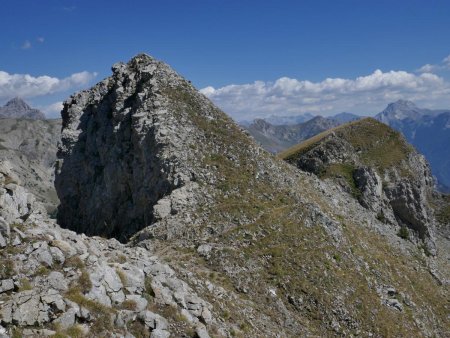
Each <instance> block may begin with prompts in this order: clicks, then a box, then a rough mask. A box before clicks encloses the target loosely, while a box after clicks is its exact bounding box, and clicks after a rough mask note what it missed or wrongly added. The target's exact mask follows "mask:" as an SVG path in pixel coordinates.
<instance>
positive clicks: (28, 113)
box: [0, 97, 45, 120]
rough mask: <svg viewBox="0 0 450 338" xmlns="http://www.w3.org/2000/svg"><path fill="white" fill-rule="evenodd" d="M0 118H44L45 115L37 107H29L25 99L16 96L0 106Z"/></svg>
mask: <svg viewBox="0 0 450 338" xmlns="http://www.w3.org/2000/svg"><path fill="white" fill-rule="evenodd" d="M0 118H13V119H30V120H45V115H44V113H42V112H41V111H40V110H38V109H33V108H31V107H30V106H29V105H28V104H27V103H26V102H25V101H23V100H22V99H20V98H18V97H16V98H13V99H12V100H10V101H8V102H7V103H6V104H5V105H4V106H3V107H0Z"/></svg>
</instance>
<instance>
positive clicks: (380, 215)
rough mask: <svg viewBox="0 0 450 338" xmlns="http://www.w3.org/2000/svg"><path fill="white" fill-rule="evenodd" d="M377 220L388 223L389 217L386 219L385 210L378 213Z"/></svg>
mask: <svg viewBox="0 0 450 338" xmlns="http://www.w3.org/2000/svg"><path fill="white" fill-rule="evenodd" d="M377 220H379V221H380V222H381V223H386V222H387V219H386V217H384V214H383V212H379V213H378V214H377Z"/></svg>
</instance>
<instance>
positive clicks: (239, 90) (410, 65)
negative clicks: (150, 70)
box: [0, 0, 450, 120]
mask: <svg viewBox="0 0 450 338" xmlns="http://www.w3.org/2000/svg"><path fill="white" fill-rule="evenodd" d="M0 6H1V7H0V8H1V18H2V19H1V21H0V27H1V29H0V43H1V53H0V103H4V102H5V101H6V100H7V99H8V98H9V97H10V96H12V95H19V96H22V97H24V98H25V99H26V100H27V101H29V102H31V103H32V104H33V105H34V106H38V107H41V108H42V109H44V110H45V111H46V112H47V113H48V114H49V116H56V115H57V109H56V108H57V107H59V102H61V101H63V100H64V99H66V98H67V97H68V96H69V95H70V94H71V93H73V92H75V91H77V90H80V89H82V88H87V87H89V86H90V85H92V84H93V83H95V82H97V81H99V80H101V79H102V78H104V77H106V76H108V75H109V74H110V67H111V65H112V64H113V63H115V62H117V61H127V60H128V59H130V58H131V57H132V56H133V55H135V54H137V53H139V52H146V53H149V54H151V55H153V56H155V57H157V58H159V59H162V60H163V61H165V62H167V63H169V64H170V65H171V66H172V67H173V68H175V69H176V70H177V71H178V72H179V73H181V74H182V75H183V76H185V77H187V78H189V79H190V80H192V82H193V84H194V85H195V86H196V87H197V88H199V89H203V90H202V91H203V93H205V94H206V95H207V96H209V97H210V98H211V99H212V100H213V101H214V102H216V103H217V104H219V106H221V107H222V108H223V109H224V110H225V111H226V112H228V113H229V114H230V115H232V116H233V117H235V118H236V119H238V120H240V119H248V118H253V117H257V116H259V117H261V116H267V115H272V114H275V115H276V114H278V115H296V114H301V113H304V112H313V113H320V114H323V115H329V114H332V113H337V112H340V111H343V110H346V111H351V112H355V113H360V114H370V113H375V112H378V111H379V110H381V109H382V108H383V107H384V106H385V105H386V104H387V103H389V102H391V101H393V100H395V99H399V98H405V99H411V100H414V101H415V102H417V103H418V104H419V105H423V106H427V107H445V108H450V95H449V94H450V89H449V88H450V85H449V80H450V71H449V70H450V58H449V59H447V60H445V58H447V57H448V56H449V55H450V43H449V42H450V19H449V18H450V2H449V1H433V0H427V1H415V0H403V1H400V0H397V1H393V0H391V1H383V0H378V1H364V0H359V1H346V0H342V1H336V0H334V1H317V0H316V1H282V0H279V1H245V0H241V1H233V0H209V1H206V0H204V1H193V0H192V1H188V0H178V1H172V0H165V1H128V2H124V1H114V0H109V1H100V0H96V1H92V0H91V1H81V0H80V1H76V0H58V1H57V0H43V1H36V0H28V1H25V0H14V1H12V0H9V1H6V0H0ZM425 65H428V66H426V67H424V66H425ZM26 75H29V76H26ZM327 79H329V80H327ZM231 85H234V86H231Z"/></svg>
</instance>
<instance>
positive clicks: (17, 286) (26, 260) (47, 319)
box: [0, 168, 217, 337]
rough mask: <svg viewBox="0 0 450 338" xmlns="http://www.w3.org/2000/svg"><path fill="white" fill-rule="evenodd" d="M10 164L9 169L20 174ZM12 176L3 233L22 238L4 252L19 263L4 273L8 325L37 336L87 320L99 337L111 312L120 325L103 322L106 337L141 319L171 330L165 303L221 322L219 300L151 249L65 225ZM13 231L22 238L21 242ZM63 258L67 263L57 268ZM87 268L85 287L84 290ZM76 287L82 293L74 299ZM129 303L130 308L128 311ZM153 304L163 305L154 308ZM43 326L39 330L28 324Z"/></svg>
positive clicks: (154, 331) (157, 332)
mask: <svg viewBox="0 0 450 338" xmlns="http://www.w3.org/2000/svg"><path fill="white" fill-rule="evenodd" d="M6 169H7V168H6ZM6 169H5V168H3V169H2V171H1V172H2V175H4V176H5V175H12V173H10V172H9V171H8V170H6ZM4 176H0V178H3V180H0V194H1V193H3V194H6V195H8V196H9V197H10V200H6V202H5V201H3V202H2V204H1V209H0V211H1V215H2V219H3V220H4V221H3V222H4V223H6V225H5V226H3V225H2V231H1V233H2V234H3V236H4V239H5V243H6V245H8V246H9V248H11V247H12V246H13V245H15V246H14V248H15V249H14V250H12V251H11V253H10V254H8V253H6V252H3V251H2V252H1V253H0V254H1V256H0V258H1V263H2V264H4V262H5V261H6V260H7V261H8V262H12V267H11V268H10V269H11V271H9V272H7V273H8V274H9V275H10V277H8V278H4V277H3V276H2V278H4V279H1V280H0V298H1V299H0V301H1V303H0V304H1V306H0V324H2V325H4V326H5V327H6V329H5V332H11V328H12V327H13V326H18V327H20V328H26V329H25V330H26V331H25V330H23V331H22V334H23V335H24V336H26V335H28V336H35V337H36V336H45V334H46V333H48V332H50V333H49V334H50V335H53V334H55V333H56V332H55V331H48V330H47V327H48V328H50V327H57V328H58V330H59V331H60V330H66V329H69V328H71V327H73V326H75V325H78V326H80V325H82V326H80V327H83V330H84V331H85V333H86V336H95V334H94V333H93V332H94V331H95V330H96V329H97V328H96V326H98V325H99V324H98V323H99V322H98V320H99V317H100V316H101V315H104V316H105V317H101V318H103V319H102V320H106V321H107V320H111V322H114V323H115V325H116V326H115V327H112V328H109V329H108V328H104V329H98V330H100V332H102V336H116V335H117V336H123V333H124V332H125V333H126V336H129V337H131V333H130V332H128V331H127V325H132V323H134V322H136V321H139V322H141V323H142V325H144V326H145V328H146V330H148V333H149V334H150V335H151V336H154V337H169V336H170V334H171V329H172V328H171V327H169V321H168V319H166V318H165V317H164V316H163V315H161V314H158V312H157V311H158V306H161V307H166V306H170V307H171V308H173V310H172V311H175V313H180V315H179V316H181V313H183V315H184V316H185V317H186V318H187V321H188V322H189V325H190V326H192V327H194V326H196V325H198V324H199V323H200V322H206V323H209V324H211V325H212V324H214V325H216V324H217V321H216V319H215V318H214V317H213V315H212V312H211V310H212V305H211V304H209V303H208V302H206V301H205V300H203V299H202V298H200V297H199V296H198V295H197V294H196V292H195V291H194V290H193V289H192V288H191V287H190V286H189V285H188V284H187V283H186V282H184V281H183V280H181V279H179V277H178V276H177V274H176V273H175V271H174V270H172V269H171V268H170V267H169V266H168V265H166V264H164V263H162V262H160V261H159V260H158V258H157V257H156V256H154V255H153V254H152V253H151V252H149V251H147V250H145V249H143V248H140V247H126V246H125V245H123V244H120V243H119V242H118V241H116V240H115V239H110V240H106V239H102V238H99V237H93V238H89V237H86V236H82V235H77V234H75V233H74V232H72V231H70V230H67V229H61V228H60V227H59V226H58V225H57V224H55V223H54V222H53V221H51V220H49V219H48V218H47V216H46V214H45V212H42V207H41V208H40V205H39V202H36V201H35V200H34V199H28V197H30V196H31V197H32V195H31V194H29V193H28V192H27V190H26V189H24V188H22V187H20V186H18V185H16V184H14V183H9V184H8V185H7V186H4V185H2V184H4ZM1 182H3V183H1ZM7 189H9V190H7ZM4 190H6V193H5V192H4ZM8 191H10V192H8ZM25 206H26V207H25ZM24 216H26V217H24ZM19 222H20V223H19ZM17 224H20V229H21V230H19V229H17V228H16V227H17ZM8 229H9V231H7V230H8ZM13 238H20V241H19V242H18V243H17V244H14V242H13ZM119 257H120V259H119ZM119 261H120V262H119ZM55 262H58V263H59V264H62V265H61V266H57V267H56V266H55ZM74 262H75V263H74ZM2 271H5V270H4V269H3V266H2ZM82 275H83V276H84V282H83V285H85V286H84V287H85V289H83V290H78V289H77V287H78V286H79V285H80V284H81V276H82ZM87 280H89V282H87ZM86 285H87V286H86ZM74 292H75V293H76V295H77V296H76V297H74V298H72V296H73V294H74ZM125 304H128V305H127V306H128V307H129V310H122V307H124V306H126V305H125ZM150 305H151V306H152V307H153V309H156V310H153V311H149V310H148V307H149V306H150ZM116 309H117V310H116ZM103 312H104V313H103ZM115 312H117V315H114V313H115ZM105 318H106V319H105ZM186 325H187V324H186ZM35 326H39V327H40V328H39V330H37V329H34V328H27V327H35ZM101 330H103V331H101ZM105 330H106V331H105ZM107 330H109V331H107ZM47 331H48V332H47ZM96 332H99V331H96Z"/></svg>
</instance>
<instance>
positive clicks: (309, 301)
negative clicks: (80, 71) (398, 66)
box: [0, 54, 450, 338]
mask: <svg viewBox="0 0 450 338" xmlns="http://www.w3.org/2000/svg"><path fill="white" fill-rule="evenodd" d="M112 72H113V74H112V76H111V77H109V78H107V79H105V80H103V81H102V82H100V83H98V84H97V85H95V86H94V87H93V88H91V89H89V90H86V91H82V92H80V93H77V94H75V95H73V96H72V97H70V98H69V99H68V100H67V101H66V102H65V104H64V109H63V111H62V118H63V121H62V134H61V143H60V145H59V150H58V155H57V157H58V160H57V165H56V183H55V184H56V191H57V194H58V197H59V200H60V205H59V208H58V216H57V221H56V222H55V221H54V220H50V219H49V218H48V216H47V215H46V213H45V211H43V208H42V204H41V203H40V202H39V201H37V200H36V199H35V198H34V196H33V194H30V193H29V191H27V189H26V188H24V187H23V186H21V184H20V182H19V181H18V180H17V178H16V176H15V174H14V170H13V169H11V168H10V167H7V166H3V167H1V168H0V169H1V170H0V173H1V175H0V199H1V204H0V205H1V209H0V216H1V218H0V221H1V222H0V225H1V228H0V233H1V237H0V246H1V247H2V249H1V257H0V259H1V260H2V265H1V266H2V270H1V271H0V272H1V276H0V277H1V279H0V280H1V284H0V286H1V287H0V304H1V305H0V313H1V327H0V335H2V334H3V335H6V336H12V335H15V336H30V337H33V336H52V335H53V336H55V335H56V336H57V337H66V336H68V337H80V336H81V337H82V336H86V337H129V338H132V337H169V336H170V337H201V338H203V337H322V336H373V337H382V336H390V337H391V336H392V337H416V336H419V337H420V336H424V337H433V336H439V337H441V336H442V337H443V336H445V335H446V334H447V333H448V328H449V326H450V322H449V317H448V312H449V308H448V302H447V299H448V298H449V290H448V285H449V283H448V281H449V271H450V268H449V265H448V264H449V260H448V257H449V246H448V243H449V238H448V237H446V236H445V231H443V230H442V229H446V228H448V223H445V222H446V221H445V220H446V219H447V218H446V212H447V211H446V210H447V209H446V203H447V202H446V200H445V198H442V199H440V200H439V203H434V202H433V201H434V200H433V201H432V200H428V199H427V198H428V195H427V194H428V193H431V194H432V193H433V192H432V191H431V190H432V187H431V183H430V179H431V176H429V170H428V167H427V164H426V162H425V161H424V160H423V158H422V157H420V156H419V155H417V154H416V153H415V152H414V150H413V149H412V148H411V147H410V146H409V145H408V144H407V143H406V142H403V141H402V142H400V141H399V140H400V139H399V136H398V134H397V133H395V132H394V131H392V130H391V129H390V128H389V127H387V126H384V127H385V128H386V129H383V131H382V132H380V131H379V129H380V128H379V124H378V122H374V121H373V120H363V121H360V122H359V123H361V124H362V125H363V126H364V128H365V129H364V134H362V135H360V136H361V138H364V136H367V137H369V139H368V141H367V142H368V143H370V144H365V143H364V142H363V141H360V143H358V142H359V141H358V142H356V141H355V142H353V139H352V138H350V137H347V132H342V134H339V133H340V131H339V130H340V129H339V130H336V129H334V130H332V131H331V132H330V135H331V133H334V135H336V136H333V137H334V139H333V140H331V141H330V144H329V145H325V144H326V143H325V142H323V141H322V140H325V139H326V140H328V138H327V137H328V136H325V137H320V138H317V139H314V141H313V142H311V141H305V142H307V146H306V147H307V148H308V149H307V151H303V150H302V151H300V152H299V149H297V148H296V150H295V151H293V152H292V153H291V154H289V156H286V157H285V159H286V160H288V161H285V160H283V159H282V158H279V157H275V156H273V155H272V154H270V153H268V152H266V151H265V150H263V149H262V148H260V146H258V145H257V144H256V143H255V141H254V140H253V138H252V137H250V136H249V135H248V134H247V132H245V131H244V130H243V129H241V128H240V127H239V126H237V125H236V124H235V123H234V122H233V121H232V120H231V119H230V118H229V117H227V115H226V114H225V113H223V112H222V111H220V110H219V109H218V108H217V107H215V106H214V105H213V104H212V103H211V102H210V101H209V100H208V99H207V98H206V97H205V96H203V95H202V94H200V93H199V92H198V91H197V90H196V89H195V88H194V87H193V86H192V85H191V83H190V82H189V81H187V80H185V79H183V78H182V77H181V76H179V75H178V74H177V73H176V72H175V71H174V70H172V69H171V68H170V67H169V66H168V65H166V64H164V63H163V62H161V61H158V60H155V59H154V58H152V57H150V56H148V55H145V54H141V55H138V56H136V57H134V58H133V59H132V60H130V61H129V62H128V63H126V64H125V63H118V64H116V65H114V66H113V68H112ZM357 123H358V122H353V124H351V126H355V124H356V126H358V124H357ZM338 128H340V127H338ZM342 128H344V129H343V130H348V126H347V127H345V126H344V127H342ZM355 128H356V129H355ZM349 130H351V131H353V130H354V131H355V132H357V131H358V129H357V127H354V128H353V127H350V128H349ZM348 133H350V134H351V135H353V134H352V133H351V132H348ZM354 134H357V133H354ZM372 134H374V136H373V138H372ZM344 136H345V137H344ZM355 137H356V136H355ZM330 138H332V136H330ZM369 140H370V141H369ZM374 140H378V141H376V142H374ZM333 142H334V143H335V144H336V146H334V143H333ZM394 144H395V145H397V146H398V147H400V148H399V149H398V148H394V147H393V145H394ZM322 145H323V146H322ZM321 146H322V148H320V147H321ZM302 147H303V146H302ZM397 151H399V153H397ZM384 152H386V153H389V154H391V152H393V153H392V156H391V155H389V156H387V157H386V158H384V157H383V160H382V161H378V160H377V158H378V157H377V156H378V155H380V154H381V155H382V154H384ZM372 155H373V156H372ZM397 155H399V156H400V155H401V157H399V158H398V159H396V156H397ZM302 156H303V157H302ZM371 156H372V157H371ZM301 158H305V159H306V160H305V163H309V164H310V165H309V166H302V165H299V163H300V162H301ZM315 159H317V161H316V162H317V163H315V162H314V160H315ZM330 159H332V160H330ZM302 163H303V162H302ZM345 165H348V166H351V171H350V172H351V180H350V179H349V180H347V178H350V176H349V175H347V167H345ZM310 167H311V168H316V167H317V168H320V169H318V170H317V171H314V170H311V169H310ZM330 167H333V169H334V168H335V167H336V168H337V169H336V170H335V171H332V170H331V169H330V170H329V168H330ZM340 169H342V170H343V173H339V172H338V171H339V170H340ZM344 169H345V170H344ZM420 170H422V175H421V176H420V180H419V181H418V182H415V176H414V175H419V171H420ZM323 172H327V173H328V174H327V175H328V176H327V177H324V176H323V174H322V173H323ZM335 173H337V174H336V175H335ZM417 177H419V176H417ZM346 180H347V181H346ZM417 194H418V196H416V195H417ZM434 205H435V206H436V207H435V209H433V206H434ZM438 209H439V211H438V214H439V215H440V216H439V220H436V217H435V216H434V210H438ZM408 212H414V214H413V215H410V217H408ZM434 222H437V223H438V224H439V226H437V227H436V226H435V224H434ZM402 229H406V232H404V230H402ZM441 230H442V231H441Z"/></svg>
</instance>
